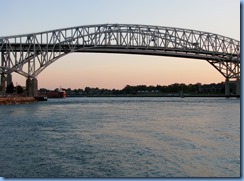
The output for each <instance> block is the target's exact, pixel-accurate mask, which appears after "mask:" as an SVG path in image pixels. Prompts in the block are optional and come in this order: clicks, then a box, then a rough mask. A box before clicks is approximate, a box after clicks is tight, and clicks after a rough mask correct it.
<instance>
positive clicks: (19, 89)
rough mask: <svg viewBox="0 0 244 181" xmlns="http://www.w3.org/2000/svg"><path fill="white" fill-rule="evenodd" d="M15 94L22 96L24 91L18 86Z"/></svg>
mask: <svg viewBox="0 0 244 181" xmlns="http://www.w3.org/2000/svg"><path fill="white" fill-rule="evenodd" d="M16 92H17V94H23V92H24V89H23V88H22V86H20V85H18V86H17V87H16Z"/></svg>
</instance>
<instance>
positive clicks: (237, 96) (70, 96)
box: [67, 95, 240, 98]
mask: <svg viewBox="0 0 244 181" xmlns="http://www.w3.org/2000/svg"><path fill="white" fill-rule="evenodd" d="M72 97H225V98H230V97H236V98H240V95H228V96H226V95H183V96H179V95H67V98H72Z"/></svg>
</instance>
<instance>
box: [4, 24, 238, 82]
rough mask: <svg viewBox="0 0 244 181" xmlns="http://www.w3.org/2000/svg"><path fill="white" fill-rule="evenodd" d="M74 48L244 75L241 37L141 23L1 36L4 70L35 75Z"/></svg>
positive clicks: (88, 26) (6, 72)
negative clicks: (190, 62)
mask: <svg viewBox="0 0 244 181" xmlns="http://www.w3.org/2000/svg"><path fill="white" fill-rule="evenodd" d="M72 52H91V53H120V54H121V53H125V54H143V55H155V56H171V57H181V58H191V59H201V60H206V61H207V62H209V63H210V64H211V65H212V66H214V67H215V68H216V70H218V71H219V72H220V73H221V74H222V75H223V76H224V77H225V79H228V80H230V79H240V42H239V41H237V40H235V39H232V38H228V37H225V36H222V35H218V34H214V33H209V32H203V31H196V30H190V29H182V28H172V27H163V26H151V25H137V24H99V25H86V26H77V27H71V28H64V29H56V30H51V31H45V32H39V33H31V34H25V35H16V36H7V37H0V53H1V56H0V58H1V62H0V63H1V65H0V73H2V74H11V73H12V72H17V73H19V74H21V75H23V76H26V77H32V78H36V76H37V75H38V74H40V73H41V72H42V71H43V70H44V69H45V68H47V67H48V66H49V65H50V64H52V63H53V62H55V61H56V60H58V59H59V58H61V57H63V56H65V55H67V54H69V53H72ZM25 66H26V67H27V69H25V68H24V67H25Z"/></svg>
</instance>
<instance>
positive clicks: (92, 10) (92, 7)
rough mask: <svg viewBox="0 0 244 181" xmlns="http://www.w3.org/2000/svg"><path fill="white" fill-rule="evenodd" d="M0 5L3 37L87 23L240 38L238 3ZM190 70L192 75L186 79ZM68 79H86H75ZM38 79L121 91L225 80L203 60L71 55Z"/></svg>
mask: <svg viewBox="0 0 244 181" xmlns="http://www.w3.org/2000/svg"><path fill="white" fill-rule="evenodd" d="M0 5H1V11H0V17H1V26H0V27H1V28H0V36H7V35H16V34H26V33H33V32H40V31H46V30H52V29H57V28H65V27H72V26H79V25H87V24H102V23H124V24H148V25H159V26H170V27H179V28H187V29H195V30H202V31H207V32H212V33H216V34H221V35H224V36H228V37H231V38H234V39H237V40H240V1H238V0H201V1H200V0H41V1H39V0H0ZM132 65H134V66H132ZM67 67H68V68H67ZM118 67H119V68H118ZM148 67H150V69H149V68H148ZM160 67H162V68H160ZM189 71H192V72H193V74H192V75H187V72H189ZM194 71H195V72H194ZM53 72H55V76H54V75H53ZM64 72H65V73H66V74H64ZM96 75H97V76H96ZM57 77H59V78H60V79H59V80H57ZM68 77H82V78H80V79H77V81H74V80H72V81H70V80H69V79H68ZM111 77H114V80H112V78H111ZM38 80H39V88H40V87H47V88H55V87H59V86H62V87H65V88H67V87H71V88H84V87H85V86H91V87H100V88H102V87H104V88H113V87H115V88H122V87H124V86H125V85H126V84H134V85H136V84H147V85H148V84H149V85H150V84H152V85H155V84H160V85H167V84H170V83H175V82H185V83H196V82H202V83H210V82H220V81H224V77H222V76H221V75H220V74H219V73H218V72H217V71H216V70H215V69H214V68H213V67H212V66H211V65H209V64H208V63H207V62H204V61H199V60H186V59H175V58H171V57H151V56H132V55H114V54H109V55H108V54H103V55H101V54H95V55H94V54H72V55H69V56H67V57H64V58H62V59H60V60H58V61H57V62H55V63H54V64H53V65H51V66H50V67H48V68H47V69H46V70H44V72H42V73H41V74H40V75H39V76H38ZM61 80H62V81H61ZM140 80H141V81H140ZM14 82H18V83H19V84H24V83H22V82H24V79H23V77H19V76H15V80H14ZM118 82H120V84H119V83H118Z"/></svg>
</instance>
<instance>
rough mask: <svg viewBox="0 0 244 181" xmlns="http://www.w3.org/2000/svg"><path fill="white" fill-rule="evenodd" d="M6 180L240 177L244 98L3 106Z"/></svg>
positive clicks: (0, 164) (1, 161)
mask: <svg viewBox="0 0 244 181" xmlns="http://www.w3.org/2000/svg"><path fill="white" fill-rule="evenodd" d="M0 128H1V129H0V145H1V146H0V176H2V177H5V178H9V177H10V178H61V177H65V178H80V177H89V178H90V177H91V178H97V177H103V178H104V177H106V178H108V177H112V178H115V177H116V178H117V177H137V178H138V177H240V99H236V98H231V99H226V98H164V97H161V98H66V99H49V100H48V101H47V102H38V103H34V104H26V105H8V106H0Z"/></svg>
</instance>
